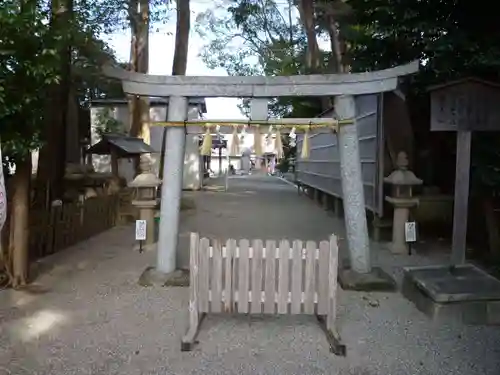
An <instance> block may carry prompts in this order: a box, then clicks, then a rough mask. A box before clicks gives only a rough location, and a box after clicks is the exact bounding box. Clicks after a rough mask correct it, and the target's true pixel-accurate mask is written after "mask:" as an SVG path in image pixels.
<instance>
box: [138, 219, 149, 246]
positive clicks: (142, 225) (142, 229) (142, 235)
mask: <svg viewBox="0 0 500 375" xmlns="http://www.w3.org/2000/svg"><path fill="white" fill-rule="evenodd" d="M147 225H148V224H147V222H146V220H136V221H135V239H136V241H145V240H146V229H147Z"/></svg>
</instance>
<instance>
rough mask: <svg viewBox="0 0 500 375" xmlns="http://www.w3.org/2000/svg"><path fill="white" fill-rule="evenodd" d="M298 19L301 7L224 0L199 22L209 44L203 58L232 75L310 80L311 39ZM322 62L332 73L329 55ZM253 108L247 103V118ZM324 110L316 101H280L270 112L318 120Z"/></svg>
mask: <svg viewBox="0 0 500 375" xmlns="http://www.w3.org/2000/svg"><path fill="white" fill-rule="evenodd" d="M292 4H293V3H292ZM218 9H227V10H228V12H225V13H221V12H219V11H218ZM297 17H298V11H297V8H296V6H295V5H292V6H290V7H289V6H283V2H279V1H274V0H222V1H220V3H218V4H217V5H216V6H215V7H214V9H213V10H207V11H206V12H205V13H202V14H200V15H198V17H197V20H196V21H197V24H196V29H195V30H196V32H197V33H198V34H199V35H200V37H201V38H203V39H204V40H208V43H207V44H206V45H205V46H204V47H203V49H202V50H201V52H200V56H201V57H202V59H203V61H204V62H205V64H206V65H207V66H208V67H209V68H211V69H214V68H223V69H225V70H226V72H227V73H228V74H229V75H240V76H248V75H266V76H281V75H295V74H306V73H307V71H306V66H305V64H304V61H305V54H306V37H305V34H304V31H303V28H302V27H301V25H300V22H299V21H298V19H297ZM322 57H323V59H322V62H323V66H325V67H326V66H327V65H328V63H329V54H328V53H323V56H322ZM248 103H249V102H248V100H243V102H242V104H241V105H240V109H241V110H242V112H244V113H245V112H247V111H248ZM320 108H321V106H320V104H319V103H318V101H317V100H315V99H311V98H275V99H273V100H272V101H271V103H270V108H269V111H270V114H271V115H272V116H276V117H312V116H316V115H317V114H318V113H319V112H320V111H321V109H320Z"/></svg>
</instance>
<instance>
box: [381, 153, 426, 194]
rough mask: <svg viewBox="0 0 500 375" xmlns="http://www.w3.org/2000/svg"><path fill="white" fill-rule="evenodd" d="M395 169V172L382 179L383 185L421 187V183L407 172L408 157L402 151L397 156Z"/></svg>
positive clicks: (410, 172) (412, 174)
mask: <svg viewBox="0 0 500 375" xmlns="http://www.w3.org/2000/svg"><path fill="white" fill-rule="evenodd" d="M396 167H397V169H396V170H395V171H393V172H392V173H391V174H390V175H389V176H387V177H385V178H384V182H385V183H387V184H391V185H399V186H414V185H422V183H423V181H422V180H421V179H420V178H418V177H417V176H415V174H414V173H413V172H412V171H410V170H408V156H407V155H406V153H405V152H404V151H401V152H400V153H399V154H398V157H397V159H396Z"/></svg>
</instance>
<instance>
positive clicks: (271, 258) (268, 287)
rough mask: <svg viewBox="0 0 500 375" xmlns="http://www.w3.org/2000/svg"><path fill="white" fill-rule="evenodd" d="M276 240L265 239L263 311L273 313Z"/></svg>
mask: <svg viewBox="0 0 500 375" xmlns="http://www.w3.org/2000/svg"><path fill="white" fill-rule="evenodd" d="M276 255H277V254H276V242H274V241H271V240H268V241H266V252H265V256H266V276H265V279H264V283H265V284H264V298H265V299H264V313H266V314H274V313H275V311H276V309H275V306H276V304H275V298H276Z"/></svg>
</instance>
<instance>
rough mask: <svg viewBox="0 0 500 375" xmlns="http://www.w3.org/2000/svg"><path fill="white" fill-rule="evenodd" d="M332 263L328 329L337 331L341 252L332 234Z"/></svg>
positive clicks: (329, 286)
mask: <svg viewBox="0 0 500 375" xmlns="http://www.w3.org/2000/svg"><path fill="white" fill-rule="evenodd" d="M329 248H330V249H329V250H330V262H329V272H328V315H327V320H326V328H328V329H329V330H332V331H333V330H334V329H335V320H336V318H337V273H338V256H339V250H338V245H337V236H335V235H334V234H332V235H331V236H330V243H329Z"/></svg>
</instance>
